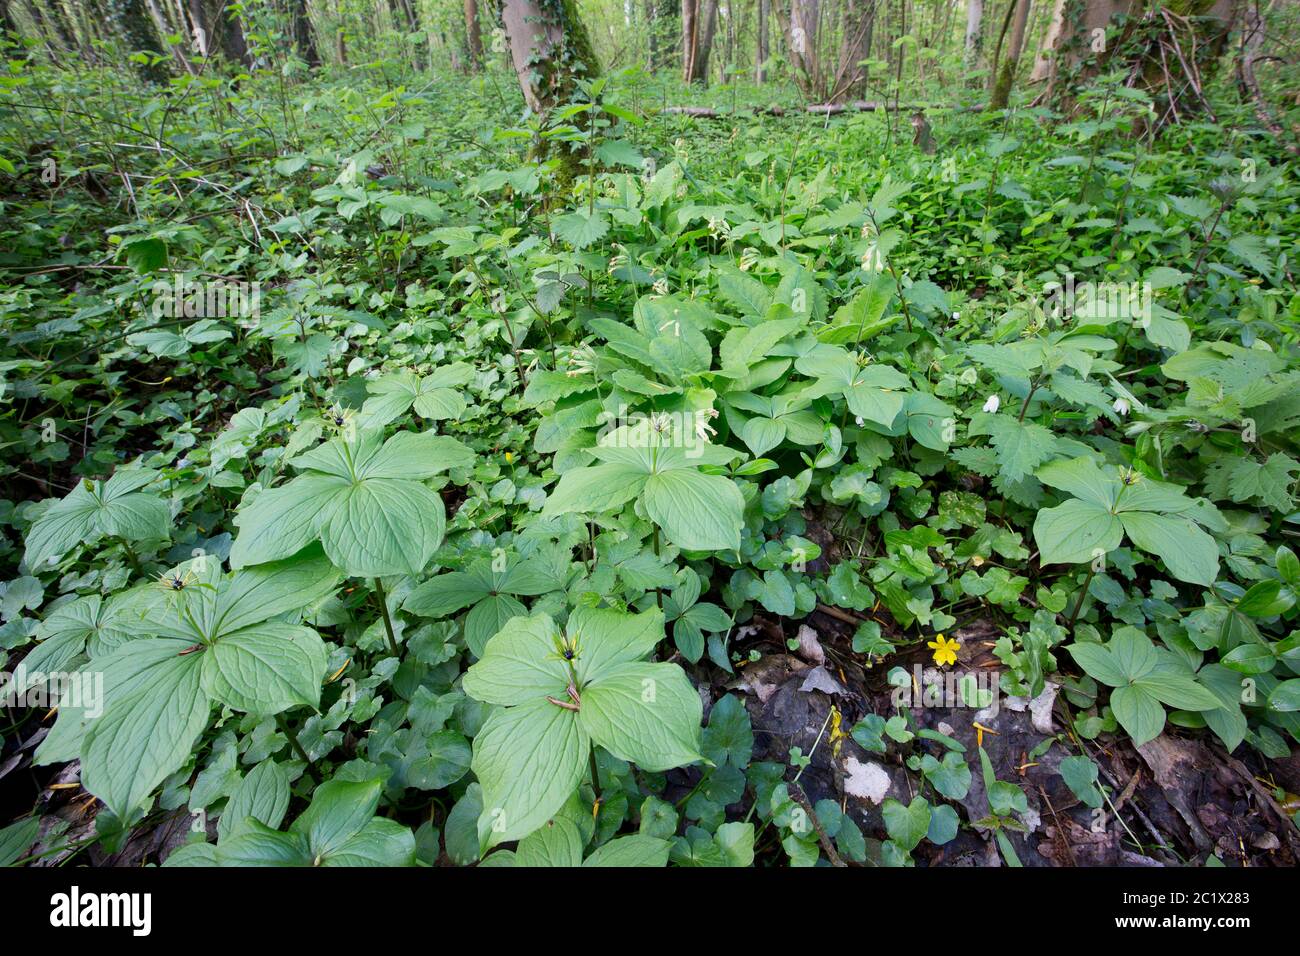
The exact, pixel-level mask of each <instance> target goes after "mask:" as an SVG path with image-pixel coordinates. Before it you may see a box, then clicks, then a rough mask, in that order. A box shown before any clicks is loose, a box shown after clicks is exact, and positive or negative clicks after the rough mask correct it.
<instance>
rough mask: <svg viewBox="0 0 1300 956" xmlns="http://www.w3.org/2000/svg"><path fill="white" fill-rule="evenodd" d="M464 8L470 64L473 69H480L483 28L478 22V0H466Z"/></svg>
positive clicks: (481, 64)
mask: <svg viewBox="0 0 1300 956" xmlns="http://www.w3.org/2000/svg"><path fill="white" fill-rule="evenodd" d="M464 10H465V48H466V50H467V51H468V53H469V57H468V65H469V69H471V70H479V69H481V68H482V66H483V28H482V27H481V26H479V22H478V0H464Z"/></svg>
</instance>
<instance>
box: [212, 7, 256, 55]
mask: <svg viewBox="0 0 1300 956" xmlns="http://www.w3.org/2000/svg"><path fill="white" fill-rule="evenodd" d="M213 24H214V29H215V31H216V34H217V37H218V42H219V43H220V45H221V52H222V54H223V55H224V56H225V57H226V59H228V60H231V61H232V62H235V63H239V64H242V65H243V66H252V65H253V58H252V57H251V56H250V55H249V53H248V40H247V39H245V37H244V23H243V21H242V20H240V18H239V11H238V10H236V9H235V8H234V5H233V4H230V3H227V2H226V0H217V11H216V14H215V16H214V18H213Z"/></svg>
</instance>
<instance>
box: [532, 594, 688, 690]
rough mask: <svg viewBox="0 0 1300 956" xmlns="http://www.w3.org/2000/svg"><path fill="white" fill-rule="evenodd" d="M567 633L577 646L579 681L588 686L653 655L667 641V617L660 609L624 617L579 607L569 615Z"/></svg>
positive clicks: (606, 610)
mask: <svg viewBox="0 0 1300 956" xmlns="http://www.w3.org/2000/svg"><path fill="white" fill-rule="evenodd" d="M567 631H568V633H569V637H570V638H571V639H572V640H573V641H574V642H575V645H576V647H577V662H576V666H575V669H576V671H577V674H578V680H579V681H580V682H582V683H584V684H585V683H587V682H589V681H597V680H600V679H601V678H602V677H606V676H609V675H611V674H613V673H615V672H616V671H617V670H618V668H619V667H621V666H622V665H624V664H630V663H632V662H633V661H639V660H641V659H642V658H644V657H647V656H649V654H650V653H651V652H652V651H654V649H655V647H656V646H658V644H659V642H660V641H662V640H663V638H664V614H663V611H661V610H659V609H658V608H651V609H650V610H648V611H643V612H642V613H640V614H624V613H623V612H621V611H613V610H608V609H605V608H589V607H576V608H574V609H573V613H572V614H570V615H569V623H568V627H567ZM552 653H554V651H553V650H552Z"/></svg>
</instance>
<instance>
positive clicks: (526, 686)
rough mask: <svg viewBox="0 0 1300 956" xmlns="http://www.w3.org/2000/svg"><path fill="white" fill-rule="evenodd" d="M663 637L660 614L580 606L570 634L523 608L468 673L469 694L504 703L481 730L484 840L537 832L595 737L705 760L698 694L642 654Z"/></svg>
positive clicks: (582, 768)
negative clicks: (524, 612)
mask: <svg viewBox="0 0 1300 956" xmlns="http://www.w3.org/2000/svg"><path fill="white" fill-rule="evenodd" d="M663 637H664V618H663V613H662V612H661V611H659V610H658V609H657V608H656V609H654V610H651V611H647V612H644V613H642V614H625V613H623V612H621V611H614V610H606V609H599V608H596V609H593V608H586V607H580V608H577V609H575V610H574V611H573V613H572V614H571V615H570V616H569V621H568V625H567V627H566V628H565V629H564V632H561V629H560V628H559V626H558V625H556V624H555V622H554V621H553V620H552V619H551V618H550V617H549V616H547V615H545V614H535V615H533V616H532V617H526V618H525V617H517V618H514V619H512V620H511V621H509V622H508V623H507V624H506V626H505V627H503V628H502V629H501V631H500V632H498V633H497V634H496V635H494V636H493V637H492V638H491V639H490V640H489V641H488V642H487V645H486V646H485V647H484V649H483V657H482V659H481V660H480V661H478V662H477V663H475V664H474V665H473V666H472V667H470V669H469V670H468V671H467V672H466V674H465V677H464V680H463V682H462V686H463V688H464V690H465V692H466V693H467V694H469V695H470V696H471V697H473V698H475V699H477V700H481V701H484V702H485V703H489V704H495V705H498V709H495V710H493V712H492V714H491V715H490V716H489V717H488V719H487V721H486V722H485V723H484V725H483V728H482V729H481V730H480V731H479V734H478V736H477V737H475V738H474V753H473V759H472V762H471V767H472V769H473V770H474V773H475V775H476V776H477V777H478V779H479V783H480V784H482V787H483V809H482V814H481V816H480V818H479V835H480V842H481V845H483V846H487V845H491V844H496V843H500V842H503V841H506V840H512V839H519V838H520V837H523V836H527V835H528V834H529V833H531V832H533V831H534V830H536V829H537V828H538V827H540V826H541V825H542V824H544V823H545V822H546V821H547V820H549V819H550V818H551V817H552V816H554V815H555V814H556V813H557V812H558V811H559V809H560V807H561V806H563V805H564V803H565V802H566V801H567V800H568V799H569V798H570V797H571V796H573V794H574V791H575V790H576V789H577V787H578V783H579V782H580V781H581V780H582V778H583V776H584V774H585V773H586V771H587V764H588V755H589V753H590V748H591V746H592V745H593V744H598V745H600V746H602V747H604V748H605V749H606V750H608V751H609V752H610V753H612V754H613V755H614V756H616V757H618V758H620V759H622V760H628V761H631V762H633V763H636V764H638V765H639V766H641V767H642V769H645V770H651V771H661V770H668V769H671V768H673V767H680V766H683V765H685V764H688V763H694V762H696V761H699V760H703V759H704V757H703V755H702V744H701V733H700V722H701V718H702V714H703V708H702V705H701V703H700V698H699V694H697V693H696V692H695V689H694V688H693V687H692V686H691V683H690V681H688V680H687V679H686V675H685V673H684V672H683V671H682V670H681V668H679V667H677V666H676V665H675V664H650V663H640V661H641V659H642V658H644V657H645V656H647V655H648V654H650V653H651V652H652V651H653V650H654V648H655V646H656V645H657V644H658V643H659V641H661V640H662V639H663Z"/></svg>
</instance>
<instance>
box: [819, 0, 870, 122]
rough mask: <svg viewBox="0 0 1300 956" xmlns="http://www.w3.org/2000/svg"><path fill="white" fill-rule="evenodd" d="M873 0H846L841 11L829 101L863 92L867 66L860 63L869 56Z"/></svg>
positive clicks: (849, 97)
mask: <svg viewBox="0 0 1300 956" xmlns="http://www.w3.org/2000/svg"><path fill="white" fill-rule="evenodd" d="M877 2H878V0H847V6H846V7H845V10H844V39H843V43H842V45H841V47H840V63H839V67H838V68H837V69H836V71H835V72H836V75H835V79H834V82H833V84H832V89H831V93H830V98H829V102H831V103H840V102H843V101H844V100H849V99H861V98H862V96H863V95H864V94H865V93H866V87H867V68H866V67H865V66H861V65H860V64H861V62H862V61H863V60H866V59H868V58H869V57H870V56H871V34H872V32H873V29H874V27H875V22H876V5H877Z"/></svg>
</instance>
